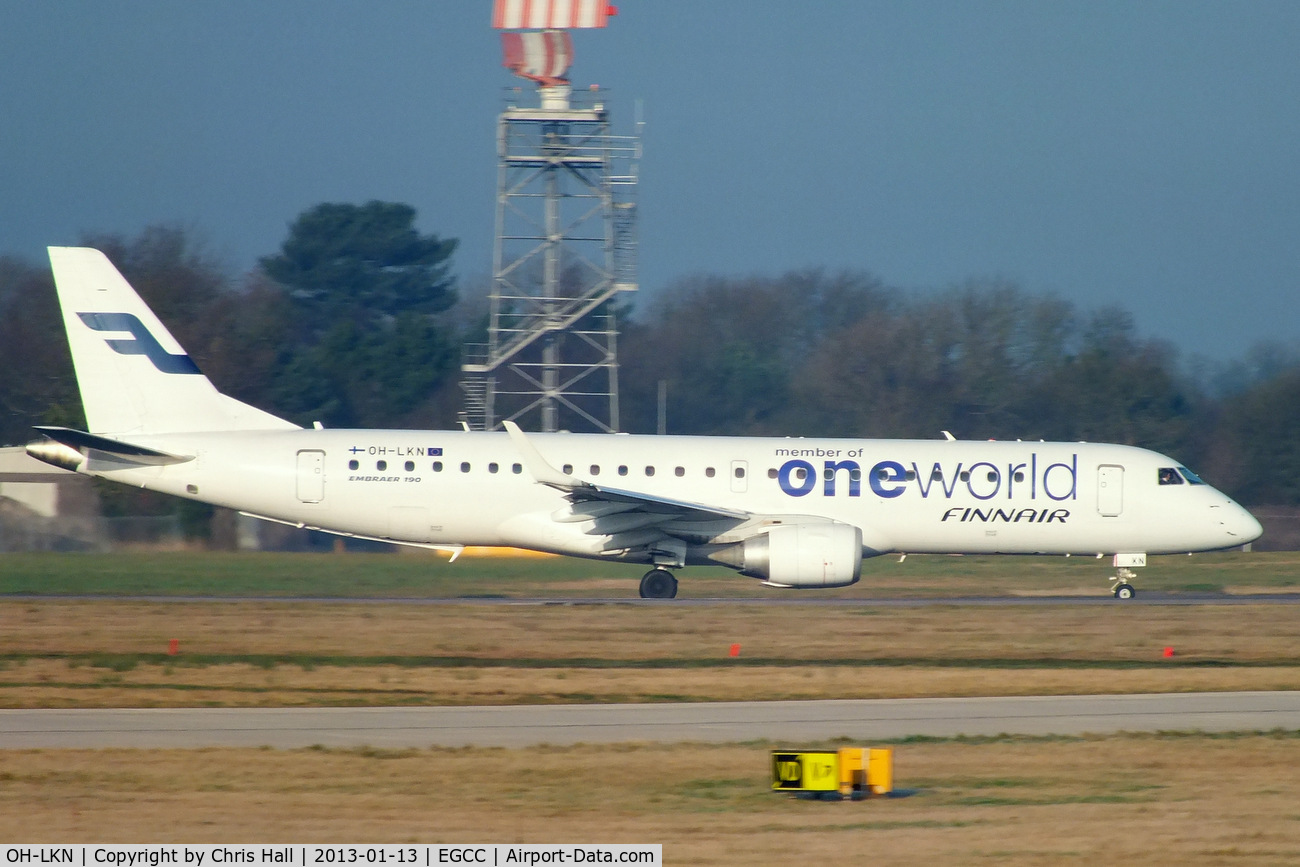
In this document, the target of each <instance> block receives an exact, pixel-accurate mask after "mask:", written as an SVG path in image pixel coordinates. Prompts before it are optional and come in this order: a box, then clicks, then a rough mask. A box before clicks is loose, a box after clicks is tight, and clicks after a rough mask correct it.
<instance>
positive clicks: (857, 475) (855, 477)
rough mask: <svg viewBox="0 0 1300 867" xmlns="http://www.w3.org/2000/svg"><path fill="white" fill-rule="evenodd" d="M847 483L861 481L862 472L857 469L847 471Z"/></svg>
mask: <svg viewBox="0 0 1300 867" xmlns="http://www.w3.org/2000/svg"><path fill="white" fill-rule="evenodd" d="M849 481H851V482H860V481H862V470H860V469H858V468H857V467H854V468H853V469H851V470H849Z"/></svg>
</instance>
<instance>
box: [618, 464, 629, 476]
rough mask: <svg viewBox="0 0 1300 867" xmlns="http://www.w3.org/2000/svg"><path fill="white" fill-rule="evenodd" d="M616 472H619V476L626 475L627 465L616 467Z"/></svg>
mask: <svg viewBox="0 0 1300 867" xmlns="http://www.w3.org/2000/svg"><path fill="white" fill-rule="evenodd" d="M618 474H619V475H620V476H626V475H627V467H625V466H620V467H619V468H618Z"/></svg>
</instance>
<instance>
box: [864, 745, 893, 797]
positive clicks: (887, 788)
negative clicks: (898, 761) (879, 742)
mask: <svg viewBox="0 0 1300 867" xmlns="http://www.w3.org/2000/svg"><path fill="white" fill-rule="evenodd" d="M867 785H868V786H870V787H871V794H873V795H888V794H889V793H890V792H892V791H894V751H893V750H892V749H890V748H889V747H884V748H883V749H870V750H867Z"/></svg>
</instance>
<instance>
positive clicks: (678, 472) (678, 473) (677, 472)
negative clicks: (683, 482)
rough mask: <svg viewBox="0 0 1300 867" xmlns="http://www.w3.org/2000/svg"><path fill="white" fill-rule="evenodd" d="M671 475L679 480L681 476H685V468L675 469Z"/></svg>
mask: <svg viewBox="0 0 1300 867" xmlns="http://www.w3.org/2000/svg"><path fill="white" fill-rule="evenodd" d="M673 475H675V476H677V477H678V478H681V477H682V476H684V475H686V467H677V468H676V469H674V470H673Z"/></svg>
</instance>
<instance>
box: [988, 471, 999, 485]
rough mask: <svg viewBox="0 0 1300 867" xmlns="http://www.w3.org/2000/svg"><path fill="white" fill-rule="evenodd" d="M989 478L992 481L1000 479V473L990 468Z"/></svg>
mask: <svg viewBox="0 0 1300 867" xmlns="http://www.w3.org/2000/svg"><path fill="white" fill-rule="evenodd" d="M988 480H989V481H990V482H996V481H997V480H998V474H997V473H995V472H993V471H992V470H990V471H989V475H988Z"/></svg>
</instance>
